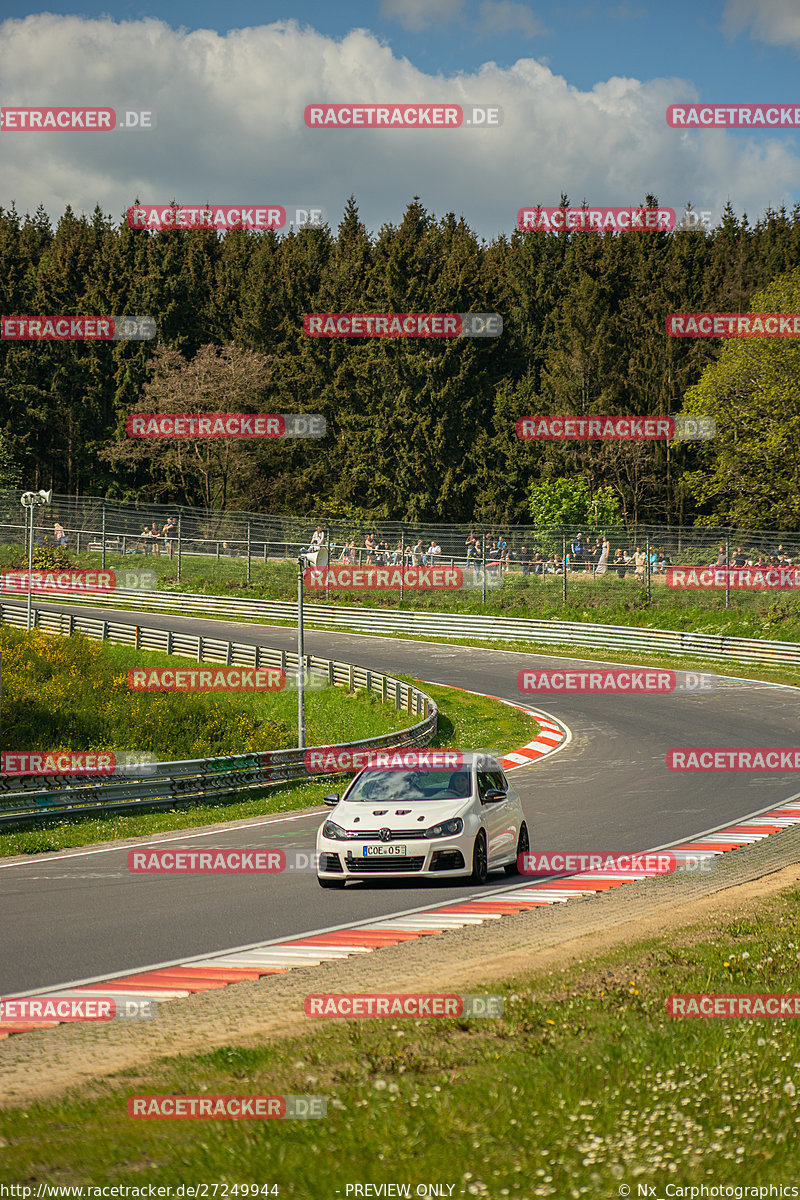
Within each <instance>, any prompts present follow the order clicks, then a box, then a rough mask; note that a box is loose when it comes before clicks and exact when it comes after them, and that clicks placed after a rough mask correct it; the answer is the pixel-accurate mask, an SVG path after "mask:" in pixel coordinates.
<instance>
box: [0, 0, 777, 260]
mask: <svg viewBox="0 0 800 1200" xmlns="http://www.w3.org/2000/svg"><path fill="white" fill-rule="evenodd" d="M46 14H54V15H50V16H48V15H46ZM0 18H2V20H3V22H4V24H0V95H1V96H2V102H3V104H19V105H22V104H27V105H33V104H37V103H41V104H67V103H70V104H78V103H91V102H99V101H100V99H101V98H102V99H103V100H105V101H106V102H108V103H112V104H115V105H116V106H125V105H130V106H139V107H141V108H152V109H153V110H154V111H156V112H157V113H158V116H157V129H156V130H155V131H153V132H152V133H150V134H147V135H145V134H138V135H135V136H136V137H137V138H138V140H137V141H132V140H131V135H129V134H127V133H126V134H125V144H124V146H123V145H122V144H121V143H119V142H116V143H113V144H112V142H111V141H110V140H108V139H107V140H106V141H105V142H103V139H102V138H100V139H98V138H92V137H91V135H87V134H74V133H72V134H53V135H51V134H45V133H37V134H19V133H17V134H13V135H12V134H2V135H0V206H7V205H8V204H10V202H11V201H12V200H14V201H16V203H17V206H18V207H20V208H23V209H26V208H35V207H36V205H37V204H38V203H39V202H42V203H44V204H45V207H46V208H47V209H48V211H51V212H52V213H56V214H57V213H58V212H59V211H62V210H63V207H64V205H65V204H66V203H71V204H72V205H73V207H74V208H77V209H78V210H81V209H84V210H88V211H90V210H91V209H92V208H93V207H94V204H95V203H100V204H101V207H103V208H104V209H107V210H108V211H110V212H112V213H114V215H117V214H118V213H119V212H121V211H122V210H123V209H124V208H125V207H127V205H128V204H130V203H132V202H133V200H134V198H135V196H138V197H139V199H140V200H141V201H142V202H143V203H166V202H167V201H169V200H170V199H173V198H175V199H178V200H179V201H180V202H183V203H196V202H203V201H204V200H212V201H213V202H220V203H223V202H227V203H236V202H240V201H241V202H255V201H261V200H266V201H268V202H270V203H271V202H279V203H287V202H291V203H298V204H304V203H310V204H319V205H322V206H323V207H325V208H326V210H327V212H328V214H329V218H330V219H331V220H332V222H333V223H336V221H337V220H338V217H339V214H340V213H341V208H342V205H343V204H344V202H345V200H346V198H347V196H348V195H349V194H350V193H351V192H352V193H355V194H356V197H357V199H358V202H359V205H360V207H361V211H362V215H363V216H364V218H365V220H366V221H367V224H368V225H369V226H370V227H371V228H377V227H379V226H380V224H381V223H382V222H383V221H386V220H390V221H396V220H398V219H400V217H401V216H402V210H403V208H404V207H405V205H406V204H407V203H408V201H409V200H410V198H411V196H412V195H414V194H415V193H418V194H420V195H421V197H422V199H423V202H424V203H426V205H427V206H428V207H429V208H430V209H431V210H432V211H435V212H436V213H437V214H439V215H440V214H442V213H443V212H446V211H451V210H452V211H455V212H456V213H460V212H463V213H464V215H465V216H466V217H467V220H468V221H469V222H470V224H472V226H473V227H474V228H476V229H477V230H478V231H479V232H480V233H481V234H483V235H484V236H486V237H492V236H494V235H495V234H496V233H499V232H509V231H510V229H511V228H512V227H513V216H514V214H515V213H516V210H517V208H519V207H521V206H522V205H525V204H536V203H540V204H557V203H558V199H559V195H560V193H561V191H562V190H565V191H567V192H568V193H569V195H570V198H571V199H572V200H573V201H574V202H576V203H578V202H579V201H580V200H582V199H584V198H585V199H588V200H589V201H590V203H596V204H621V205H623V204H632V203H639V202H641V200H642V199H643V197H644V194H645V193H646V192H647V191H653V192H655V194H657V195H658V196H659V199H660V200H661V202H662V203H663V204H668V205H671V206H673V207H675V208H676V209H677V208H678V207H679V206H682V205H683V204H684V203H686V202H687V201H689V202H691V203H692V204H693V205H694V206H695V207H698V208H706V209H708V208H712V209H713V210H714V211H715V212H718V210H719V208H720V207H721V205H722V204H724V203H725V201H726V200H730V201H731V203H732V204H733V206H734V208H735V209H736V210H737V211H738V212H741V211H742V210H746V211H747V212H748V214H749V215H751V216H756V215H758V213H759V212H762V211H763V210H764V208H765V207H766V206H768V205H774V206H777V205H780V204H787V205H791V204H792V203H793V202H794V201H796V200H797V199H798V198H800V130H796V131H787V130H783V131H780V132H778V133H774V132H773V133H750V132H748V131H746V130H744V131H742V130H738V131H736V130H724V131H723V130H712V131H704V132H701V133H696V132H693V133H691V134H684V133H682V132H681V131H676V130H668V129H667V128H666V123H665V120H664V109H665V108H666V105H667V104H668V103H672V102H680V101H684V100H693V99H697V100H700V101H705V102H713V101H718V102H724V103H731V102H737V101H738V102H765V103H766V102H771V103H772V102H774V103H784V104H788V103H793V104H800V73H799V72H798V55H799V54H800V0H717V2H714V3H705V4H697V3H689V2H688V0H675V2H673V3H670V4H661V3H658V4H655V3H652V2H646V3H636V0H622V3H610V4H609V3H587V4H584V5H581V4H580V3H577V4H572V5H568V6H556V5H545V4H539V3H531V4H526V3H522V2H521V0H376V2H375V3H374V4H365V3H354V2H351V3H341V2H339V3H335V4H333V3H330V2H326V3H322V2H320V0H312V2H308V3H301V4H299V5H294V4H293V5H286V4H284V3H275V2H273V0H269V2H265V3H255V2H252V0H231V2H228V3H225V4H218V3H216V2H215V3H211V2H209V0H195V2H193V3H191V4H190V3H188V2H183V0H181V2H178V3H175V2H173V3H172V4H170V5H169V6H168V7H167V8H165V6H164V5H163V4H155V3H151V2H150V0H144V2H142V0H135V2H134V3H128V2H124V3H119V2H114V0H112V2H109V0H101V2H100V3H96V4H95V3H84V4H82V5H81V6H80V7H79V8H78V7H76V6H75V5H74V4H73V3H70V2H69V0H66V2H59V3H55V4H51V5H49V6H48V7H47V9H41V8H39V7H37V6H35V5H32V4H27V3H20V2H18V0H0ZM24 18H28V19H27V20H22V23H21V24H20V23H18V22H19V21H20V20H21V19H24ZM198 30H212V31H215V34H216V35H218V36H213V37H209V36H208V35H203V34H199V33H198V32H197V31H198ZM356 30H362V31H365V32H364V33H362V34H356V33H354V32H353V31H356ZM236 31H238V32H236ZM237 85H240V86H237ZM459 97H461V98H462V99H463V98H468V99H469V100H472V101H474V102H484V103H486V102H499V103H501V104H502V106H503V108H504V111H505V122H504V126H503V128H502V129H501V130H496V131H491V132H489V131H483V132H482V133H481V134H475V133H465V132H464V131H463V130H462V131H460V132H459V134H455V133H448V134H444V133H440V132H439V133H433V134H431V133H428V132H424V131H413V132H409V131H404V132H397V131H391V132H383V133H376V132H374V131H368V132H367V131H358V132H356V131H311V130H307V129H305V128H303V126H302V117H300V126H299V128H298V117H297V114H298V113H300V114H302V108H303V106H304V104H306V103H311V102H316V101H325V100H327V101H335V100H354V101H358V100H362V99H363V100H403V99H406V100H416V99H420V100H426V101H427V100H432V99H443V100H453V99H456V98H459ZM259 109H260V110H261V112H262V113H263V119H262V120H260V121H255V120H254V114H255V113H256V111H257V110H259ZM437 138H438V139H439V140H438V141H436V140H435V139H437ZM481 139H482V140H481ZM45 148H46V149H47V152H48V153H47V161H46V163H43V157H42V154H41V150H42V149H45Z"/></svg>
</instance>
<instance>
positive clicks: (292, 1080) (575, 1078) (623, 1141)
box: [0, 888, 800, 1200]
mask: <svg viewBox="0 0 800 1200" xmlns="http://www.w3.org/2000/svg"><path fill="white" fill-rule="evenodd" d="M798 902H800V890H799V889H797V888H792V889H787V890H785V891H783V892H781V893H778V894H777V895H775V896H772V897H770V898H769V899H765V900H762V901H761V902H760V906H759V909H758V913H757V915H756V916H753V917H750V918H748V919H742V918H738V919H735V920H730V918H729V917H724V918H723V917H719V918H714V917H711V918H706V920H705V921H704V922H703V924H701V925H696V926H688V927H684V928H683V929H680V930H677V931H676V930H672V931H670V932H669V933H668V934H665V935H664V936H663V937H659V938H653V939H649V940H647V941H639V942H634V943H630V944H628V945H626V946H624V947H622V948H621V949H618V950H615V951H614V952H612V953H609V954H605V955H603V956H600V957H595V958H591V959H589V960H588V961H582V962H581V963H580V964H576V965H572V966H570V967H568V968H565V969H563V970H556V971H549V972H546V973H545V972H539V973H537V974H526V975H524V976H522V977H517V978H513V979H509V980H507V981H505V982H504V983H503V984H502V985H501V986H500V987H498V985H497V984H494V985H492V987H491V988H489V989H487V990H489V991H491V992H494V993H497V992H498V991H499V992H500V993H501V994H502V995H503V996H504V998H505V1014H504V1016H503V1017H502V1018H499V1019H494V1020H471V1021H470V1020H462V1019H459V1020H450V1021H439V1020H391V1019H390V1020H374V1021H367V1020H364V1021H337V1022H326V1021H318V1022H316V1023H315V1024H314V1025H313V1026H312V1025H311V1022H309V1030H308V1033H307V1034H306V1035H304V1036H302V1037H297V1038H294V1039H292V1040H291V1041H283V1042H276V1043H274V1044H272V1045H267V1044H262V1045H255V1046H248V1047H241V1046H237V1045H236V1044H235V1042H232V1043H231V1044H230V1045H229V1046H225V1047H222V1048H220V1049H217V1050H214V1051H213V1052H212V1053H208V1054H203V1055H198V1056H184V1057H182V1058H179V1059H172V1060H161V1061H159V1062H156V1063H153V1064H152V1065H151V1066H149V1067H147V1068H145V1069H135V1070H129V1071H123V1072H120V1073H119V1074H117V1075H116V1076H114V1077H112V1078H111V1079H110V1080H108V1081H104V1082H102V1083H99V1084H95V1085H94V1086H93V1087H91V1088H84V1089H82V1090H81V1091H80V1092H76V1093H73V1094H71V1095H70V1096H68V1097H65V1098H63V1099H61V1100H59V1101H56V1102H48V1103H41V1104H35V1105H30V1106H28V1107H26V1108H25V1109H10V1110H6V1111H3V1112H0V1135H2V1139H1V1140H0V1146H2V1147H3V1149H2V1153H1V1154H0V1182H4V1183H18V1182H20V1181H24V1182H25V1183H26V1184H28V1185H30V1184H33V1185H36V1184H37V1183H40V1182H46V1183H51V1184H60V1185H66V1186H68V1185H81V1184H83V1185H86V1184H93V1185H100V1184H106V1183H114V1184H127V1185H132V1186H137V1185H138V1186H141V1185H143V1184H153V1185H165V1184H171V1185H173V1187H174V1185H175V1184H176V1183H178V1182H181V1183H196V1182H207V1183H215V1182H216V1183H228V1184H230V1185H233V1184H236V1185H238V1186H239V1187H241V1185H242V1184H248V1185H253V1184H258V1185H259V1186H261V1187H263V1186H264V1185H275V1184H277V1185H278V1187H279V1189H280V1192H279V1194H280V1195H281V1196H288V1197H298V1198H300V1197H302V1198H303V1200H305V1198H306V1197H308V1198H311V1197H314V1198H318V1197H323V1196H326V1197H327V1196H336V1195H339V1196H344V1195H345V1194H346V1191H345V1189H346V1188H347V1186H348V1185H353V1184H355V1183H358V1184H361V1185H362V1186H363V1185H366V1184H368V1183H369V1184H372V1185H374V1186H377V1185H380V1184H386V1183H394V1184H396V1185H401V1186H403V1187H405V1186H407V1187H408V1188H409V1191H408V1193H406V1194H409V1195H415V1194H418V1193H417V1192H416V1188H417V1186H418V1185H419V1184H430V1183H433V1182H436V1183H437V1184H443V1185H445V1188H448V1187H449V1186H450V1185H452V1191H448V1190H445V1191H443V1192H441V1193H434V1194H440V1195H448V1194H451V1195H455V1196H458V1195H462V1194H466V1195H475V1196H485V1197H491V1198H492V1200H494V1198H496V1197H509V1198H510V1200H530V1197H538V1196H544V1197H558V1198H559V1200H561V1198H563V1197H569V1198H571V1200H572V1198H579V1197H581V1196H590V1197H595V1196H618V1195H621V1196H627V1195H633V1196H638V1195H653V1196H656V1195H664V1194H668V1195H669V1194H671V1195H673V1196H680V1195H688V1194H691V1193H681V1192H679V1191H677V1190H676V1189H677V1188H678V1187H687V1186H691V1185H695V1186H696V1185H698V1184H700V1183H705V1184H707V1185H709V1186H711V1185H738V1186H739V1187H741V1186H743V1185H748V1186H763V1185H765V1184H768V1183H773V1184H779V1183H784V1184H786V1183H787V1182H791V1180H792V1179H793V1178H794V1175H795V1174H796V1148H797V1125H798V1124H800V1095H798V1088H799V1087H800V1027H799V1026H798V1022H797V1021H792V1020H781V1019H776V1020H769V1019H754V1020H746V1019H738V1020H730V1019H725V1020H675V1019H672V1018H670V1017H668V1016H667V1013H666V1009H665V1004H666V998H667V997H668V996H669V995H670V994H673V993H701V992H711V993H722V994H731V993H754V992H772V993H781V994H789V993H798V992H800V945H798V941H797V937H798V935H797V932H796V929H797V922H796V914H797V905H798ZM476 990H478V989H476ZM148 1093H152V1094H176V1093H185V1094H197V1093H207V1094H230V1093H234V1094H243V1093H247V1094H251V1093H255V1094H273V1095H274V1094H294V1095H298V1094H299V1095H303V1094H312V1095H321V1096H325V1097H327V1099H328V1110H327V1117H326V1118H324V1119H323V1120H318V1121H302V1120H293V1121H285V1122H279V1121H247V1120H245V1121H240V1122H239V1121H222V1120H220V1121H201V1122H195V1121H191V1122H188V1121H170V1122H166V1123H163V1122H160V1121H158V1120H138V1121H134V1120H132V1119H130V1118H129V1117H128V1116H127V1111H126V1104H127V1099H128V1097H129V1096H132V1095H142V1094H148ZM76 1128H79V1129H80V1130H81V1137H80V1138H75V1136H74V1130H75V1129H76ZM668 1184H669V1185H672V1188H671V1190H670V1192H665V1188H666V1186H667V1185H668ZM648 1188H649V1189H651V1190H648ZM34 1194H35V1193H34ZM208 1194H209V1195H211V1194H212V1193H211V1192H209V1193H208ZM236 1194H238V1195H242V1194H243V1193H242V1192H241V1191H239V1192H238V1193H237V1192H234V1191H229V1192H228V1195H236ZM245 1194H249V1193H245ZM263 1194H266V1193H263ZM349 1194H350V1195H353V1194H354V1193H353V1192H352V1191H351V1192H350V1193H349ZM360 1194H361V1195H364V1194H372V1195H379V1194H381V1193H379V1192H378V1191H374V1192H369V1193H365V1192H364V1191H362V1192H361V1193H360ZM394 1194H403V1193H402V1192H399V1193H398V1192H395V1193H394ZM419 1194H423V1193H419ZM708 1194H712V1195H713V1194H714V1193H711V1192H710V1193H708ZM731 1194H732V1195H737V1194H738V1195H742V1194H743V1193H742V1192H738V1193H737V1192H735V1191H734V1192H732V1193H731Z"/></svg>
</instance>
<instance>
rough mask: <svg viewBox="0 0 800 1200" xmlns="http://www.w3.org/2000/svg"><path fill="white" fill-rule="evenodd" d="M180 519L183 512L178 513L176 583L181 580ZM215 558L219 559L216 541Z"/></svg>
mask: <svg viewBox="0 0 800 1200" xmlns="http://www.w3.org/2000/svg"><path fill="white" fill-rule="evenodd" d="M182 520H183V514H182V513H178V583H180V581H181V551H182V549H183V544H182V542H181V521H182ZM217 559H219V542H218V543H217Z"/></svg>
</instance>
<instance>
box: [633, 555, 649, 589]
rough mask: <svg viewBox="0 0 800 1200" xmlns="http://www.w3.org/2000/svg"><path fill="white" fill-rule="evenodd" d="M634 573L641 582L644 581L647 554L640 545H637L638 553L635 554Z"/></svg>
mask: <svg viewBox="0 0 800 1200" xmlns="http://www.w3.org/2000/svg"><path fill="white" fill-rule="evenodd" d="M633 565H634V574H635V575H636V578H637V579H638V581H639V583H644V573H645V569H646V567H647V555H646V554H645V552H644V550H642V549H641V547H640V546H637V547H636V553H635V554H634V556H633Z"/></svg>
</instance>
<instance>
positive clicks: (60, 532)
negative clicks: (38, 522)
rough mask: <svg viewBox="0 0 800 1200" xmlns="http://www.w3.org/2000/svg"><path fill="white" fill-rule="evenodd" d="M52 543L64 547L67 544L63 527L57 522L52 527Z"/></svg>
mask: <svg viewBox="0 0 800 1200" xmlns="http://www.w3.org/2000/svg"><path fill="white" fill-rule="evenodd" d="M53 541H54V542H55V544H56V545H57V546H66V544H67V534H66V531H65V529H64V526H63V525H62V524H60V522H58V521H56V523H55V525H54V526H53Z"/></svg>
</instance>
